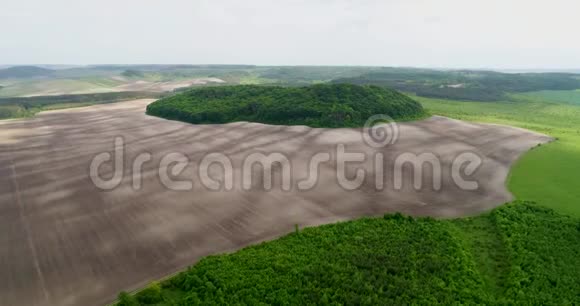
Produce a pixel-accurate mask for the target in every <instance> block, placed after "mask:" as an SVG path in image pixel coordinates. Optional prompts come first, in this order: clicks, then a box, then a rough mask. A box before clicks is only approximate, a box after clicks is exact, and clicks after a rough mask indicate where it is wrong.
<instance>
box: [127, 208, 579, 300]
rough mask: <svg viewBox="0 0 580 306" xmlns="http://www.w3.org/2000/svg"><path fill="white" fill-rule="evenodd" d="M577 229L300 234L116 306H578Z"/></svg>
mask: <svg viewBox="0 0 580 306" xmlns="http://www.w3.org/2000/svg"><path fill="white" fill-rule="evenodd" d="M579 255H580V220H579V219H576V218H573V217H568V216H564V215H560V214H557V213H556V212H554V211H553V210H550V209H548V208H543V207H540V206H536V205H534V204H531V203H516V204H510V205H506V206H503V207H500V208H498V209H495V210H493V211H492V212H490V213H489V214H486V215H482V216H478V217H473V218H466V219H457V220H435V219H431V218H418V219H415V218H411V217H404V216H402V215H400V214H394V215H385V216H384V217H383V218H363V219H360V220H356V221H350V222H343V223H337V224H331V225H325V226H321V227H315V228H307V229H304V230H302V231H297V232H295V233H292V234H289V235H287V236H285V237H283V238H281V239H278V240H275V241H272V242H267V243H262V244H259V245H256V246H252V247H248V248H245V249H243V250H241V251H239V252H236V253H233V254H229V255H219V256H210V257H207V258H205V259H203V260H201V261H200V262H199V263H198V264H197V265H195V266H193V267H191V268H189V269H188V270H187V271H184V272H182V273H180V274H178V275H176V276H174V277H172V278H169V279H167V280H165V281H162V282H160V283H153V284H152V285H151V286H149V287H148V288H146V289H144V290H142V291H140V292H138V293H137V294H135V295H129V294H126V293H121V294H120V296H119V298H120V299H119V301H118V303H117V305H197V304H238V305H239V304H249V305H254V304H276V305H282V304H284V305H286V304H321V305H328V304H334V305H338V304H349V305H360V304H364V305H402V304H424V305H427V304H447V305H450V304H457V303H463V304H475V303H477V304H515V303H518V304H527V305H529V304H535V305H572V304H578V303H580V291H578V288H580V277H579V275H580V256H579Z"/></svg>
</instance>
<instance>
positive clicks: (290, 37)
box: [0, 0, 580, 68]
mask: <svg viewBox="0 0 580 306" xmlns="http://www.w3.org/2000/svg"><path fill="white" fill-rule="evenodd" d="M579 14H580V1H577V0H383V1H378V0H377V1H374V0H362V1H360V0H359V1H355V0H350V1H346V0H279V1H275V0H236V1H234V0H207V1H206V0H159V1H153V0H139V1H137V0H98V1H97V0H74V1H73V0H69V1H67V0H51V1H46V0H0V29H1V32H0V33H1V36H0V64H104V63H116V64H121V63H127V64H139V63H159V64H161V63H167V64H172V63H183V64H257V65H381V66H422V67H450V68H459V67H461V68H463V67H465V68H580V39H579V38H578V30H579V29H580V18H579Z"/></svg>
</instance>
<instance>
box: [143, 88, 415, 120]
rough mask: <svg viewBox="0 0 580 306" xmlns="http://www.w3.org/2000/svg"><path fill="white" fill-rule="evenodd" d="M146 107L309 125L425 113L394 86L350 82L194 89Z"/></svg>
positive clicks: (179, 116)
mask: <svg viewBox="0 0 580 306" xmlns="http://www.w3.org/2000/svg"><path fill="white" fill-rule="evenodd" d="M147 113H148V114H150V115H155V116H159V117H163V118H167V119H173V120H180V121H185V122H189V123H195V124H206V123H228V122H236V121H251V122H260V123H267V124H283V125H308V126H311V127H360V126H363V125H364V124H365V122H366V120H367V119H369V117H371V116H372V115H376V114H386V115H389V116H391V117H392V118H393V119H398V120H406V119H412V118H420V117H422V116H424V115H425V113H424V111H423V108H422V106H421V105H420V104H419V103H417V102H416V101H414V100H412V99H411V98H409V97H407V96H405V95H403V94H400V93H398V92H396V91H393V90H390V89H384V88H380V87H376V86H358V85H349V84H335V85H327V84H326V85H323V84H319V85H313V86H308V87H276V86H255V85H247V86H223V87H207V88H200V89H193V90H189V91H186V92H184V93H181V94H177V95H173V96H170V97H166V98H164V99H161V100H158V101H156V102H154V103H152V104H150V105H149V106H148V107H147Z"/></svg>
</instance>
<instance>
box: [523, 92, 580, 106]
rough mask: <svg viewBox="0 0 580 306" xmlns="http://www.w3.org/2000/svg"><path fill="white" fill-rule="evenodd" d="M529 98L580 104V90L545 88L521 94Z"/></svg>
mask: <svg viewBox="0 0 580 306" xmlns="http://www.w3.org/2000/svg"><path fill="white" fill-rule="evenodd" d="M521 96H524V97H526V98H528V99H532V100H534V99H535V100H538V101H551V102H561V103H571V104H576V105H580V90H543V91H534V92H529V93H525V94H521Z"/></svg>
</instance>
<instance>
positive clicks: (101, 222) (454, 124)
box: [0, 100, 551, 306]
mask: <svg viewBox="0 0 580 306" xmlns="http://www.w3.org/2000/svg"><path fill="white" fill-rule="evenodd" d="M151 102H152V101H151V100H137V101H131V102H122V103H116V104H107V105H97V106H91V107H85V108H76V109H69V110H59V111H50V112H43V113H40V114H39V115H38V116H36V117H35V118H31V119H26V120H9V121H4V122H0V232H1V233H2V235H1V236H0V275H1V276H0V305H43V306H44V305H58V306H66V305H103V304H106V303H109V302H111V301H113V300H114V299H115V297H116V295H117V293H118V292H119V291H121V290H133V289H137V288H139V287H141V286H144V285H146V284H147V283H148V282H150V281H152V280H155V279H158V278H162V277H164V276H166V275H168V274H171V273H173V272H176V271H178V270H180V269H183V268H185V267H186V266H188V265H191V264H193V263H195V262H196V261H197V260H199V259H200V258H201V257H203V256H206V255H209V254H215V253H220V252H227V251H232V250H236V249H239V248H242V247H244V246H247V245H250V244H253V243H257V242H259V241H263V240H267V239H272V238H275V237H278V236H280V235H283V234H285V233H288V232H290V231H292V230H293V229H294V226H295V225H296V224H298V225H300V226H310V225H317V224H322V223H329V222H335V221H337V220H346V219H352V218H356V217H360V216H372V215H381V214H383V213H386V212H393V211H401V212H404V213H407V214H412V215H430V216H435V217H455V216H465V215H473V214H477V213H479V212H482V211H486V210H489V209H491V208H493V207H496V206H498V205H501V204H503V203H505V202H506V201H510V200H511V199H512V196H511V194H510V193H509V192H508V191H507V190H506V188H505V180H506V178H507V175H508V172H509V168H510V165H511V164H512V163H513V162H514V161H515V160H516V159H518V158H519V156H520V155H522V154H523V153H524V152H526V151H527V150H529V149H530V148H533V147H535V146H536V145H538V144H539V143H545V142H548V141H550V140H551V138H549V137H547V136H545V135H540V134H536V133H533V132H530V131H526V130H522V129H516V128H511V127H505V126H498V125H485V124H473V123H467V122H461V121H456V120H451V119H447V118H443V117H431V118H429V119H426V120H422V121H417V122H408V123H401V124H399V130H400V133H399V139H398V141H397V142H396V143H395V144H394V145H391V146H387V147H385V148H381V149H373V148H371V147H369V146H367V145H366V144H365V143H364V142H363V140H362V137H361V133H360V130H359V129H312V128H307V127H300V126H298V127H288V126H271V125H263V124H255V123H247V122H239V123H232V124H225V125H190V124H185V123H181V122H176V121H168V120H164V119H160V118H156V117H151V116H147V115H145V114H144V110H145V107H146V105H147V104H148V103H151ZM116 136H122V137H123V139H124V142H125V144H126V147H125V152H124V155H125V156H124V160H125V161H126V162H125V163H124V165H123V169H124V170H125V174H124V175H125V176H124V179H123V180H122V182H121V183H120V185H119V186H118V187H117V188H115V189H113V190H110V191H103V190H101V189H99V188H97V187H96V186H95V185H94V184H93V183H92V180H91V178H90V175H89V166H90V163H91V160H92V159H93V157H94V156H95V155H97V154H99V153H101V152H112V151H113V143H114V139H115V137H116ZM338 143H342V144H344V145H345V147H346V150H347V152H361V153H364V154H365V156H367V157H368V158H367V161H365V162H363V163H361V164H358V165H357V164H356V163H353V164H349V166H348V167H347V173H350V174H354V171H355V170H356V168H357V167H361V168H364V169H367V176H366V179H365V181H364V183H363V185H362V186H361V187H360V188H358V189H356V190H351V191H349V190H345V189H343V188H341V187H340V186H339V185H338V184H337V180H336V164H335V163H334V162H333V161H331V162H328V163H323V164H322V165H321V167H320V169H319V180H318V182H317V184H316V185H315V187H314V188H313V189H311V190H308V191H301V190H297V189H296V188H294V189H292V190H290V191H284V190H282V189H281V188H278V187H279V183H280V180H277V179H275V180H274V187H273V188H272V190H270V191H266V190H264V189H263V188H260V187H258V185H257V184H256V185H255V186H254V185H253V187H252V188H251V189H250V190H243V189H242V187H241V186H240V184H236V183H234V187H233V190H231V191H221V192H218V191H211V190H209V189H207V188H205V187H203V186H202V185H201V183H200V182H199V179H198V178H197V165H198V164H199V162H200V161H201V159H202V158H203V157H204V156H205V154H206V153H209V152H221V153H224V154H226V155H228V156H229V157H231V159H232V162H233V167H234V176H235V177H238V176H239V175H240V172H241V169H242V167H241V162H242V160H243V159H244V157H246V156H247V155H248V154H250V153H253V152H264V153H270V152H280V153H284V154H285V155H286V156H288V158H289V160H290V161H291V163H292V171H293V178H299V179H303V178H305V173H306V169H307V165H308V160H309V159H310V157H311V156H312V155H314V154H315V153H317V152H334V151H335V147H336V144H338ZM143 152H148V153H150V154H151V155H152V160H151V161H149V162H147V163H145V164H144V166H143V173H144V178H143V181H142V187H143V188H142V189H140V190H134V189H133V188H132V180H131V179H130V178H131V169H132V164H131V161H132V160H134V158H135V157H136V156H137V155H139V154H140V153H143ZM170 152H179V153H183V154H185V155H186V156H187V157H188V158H189V160H190V163H189V164H188V166H187V167H186V168H185V170H184V172H183V173H181V174H179V175H178V176H179V178H181V179H186V178H190V179H191V180H192V181H193V190H190V191H172V190H168V189H167V188H165V187H164V186H163V184H161V182H160V179H159V178H158V175H157V173H158V168H159V162H160V160H161V158H162V157H163V156H164V155H165V154H167V153H170ZM377 152H381V153H383V154H384V156H385V163H384V168H385V169H387V170H385V174H386V177H385V185H387V187H386V188H385V189H384V190H377V189H376V188H375V183H374V181H373V180H372V177H373V175H374V172H373V171H372V169H371V168H372V167H371V161H372V154H375V153H377ZM405 152H411V153H423V152H431V153H433V154H435V155H437V156H438V157H439V159H440V160H441V163H442V170H443V171H442V173H443V178H442V188H441V190H434V189H433V188H430V187H425V188H423V189H422V190H419V191H417V190H415V189H413V187H412V186H411V184H409V183H410V175H406V176H404V177H405V178H406V179H405V184H404V186H403V189H401V190H395V189H394V188H393V187H392V186H393V185H392V181H393V179H392V175H390V174H389V171H390V170H388V169H389V168H390V167H391V166H392V161H394V159H395V157H396V156H399V155H400V154H401V153H405ZM461 152H473V153H476V154H477V155H479V156H481V157H482V158H483V163H482V165H481V167H480V168H479V169H478V170H477V171H476V172H475V173H474V174H473V175H472V176H470V179H475V180H477V181H478V182H479V188H478V189H477V190H475V191H466V190H461V189H460V188H458V187H457V186H456V185H455V184H454V183H453V182H452V180H451V179H450V174H449V173H450V171H451V170H450V168H451V161H452V160H453V159H454V158H455V156H457V155H458V154H459V153H461ZM333 159H334V157H333ZM212 169H213V170H212V171H213V172H212V173H213V174H216V173H217V174H216V175H218V176H219V174H220V173H221V172H220V171H217V170H219V169H217V170H216V169H215V168H212ZM405 169H406V170H405V171H406V172H408V173H407V174H410V171H408V170H409V169H408V168H405ZM111 171H112V167H110V166H104V167H102V169H101V173H102V174H103V175H105V176H106V175H107V174H111ZM274 171H275V172H280V171H281V167H278V168H277V167H274ZM425 173H426V174H425V175H426V178H427V179H429V177H428V176H429V175H430V174H432V171H431V172H430V171H428V170H426V171H425ZM258 174H259V173H258ZM274 177H275V178H276V177H278V176H276V175H274ZM235 181H236V180H235ZM424 185H425V186H430V181H429V180H426V181H425V184H424Z"/></svg>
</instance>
